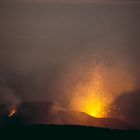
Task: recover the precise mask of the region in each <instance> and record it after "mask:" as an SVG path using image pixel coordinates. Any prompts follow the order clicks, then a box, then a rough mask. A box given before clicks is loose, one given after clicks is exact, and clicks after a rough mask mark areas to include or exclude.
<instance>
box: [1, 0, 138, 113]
mask: <svg viewBox="0 0 140 140" xmlns="http://www.w3.org/2000/svg"><path fill="white" fill-rule="evenodd" d="M0 38H1V39H0V94H1V95H0V96H1V102H3V100H4V102H5V100H6V101H7V100H9V98H12V101H13V102H14V100H18V98H20V100H21V101H27V100H28V101H30V100H51V101H53V100H56V101H59V102H61V103H64V104H65V103H66V104H67V103H68V102H69V98H70V97H71V94H72V93H70V92H66V91H67V90H69V91H70V89H71V87H72V86H73V85H76V84H77V83H78V81H79V80H80V82H81V80H82V79H84V78H85V76H83V75H85V73H86V72H87V71H89V69H90V70H91V67H94V65H95V64H93V63H94V62H95V61H96V63H99V64H101V65H103V66H104V65H105V67H107V69H108V70H109V69H111V72H110V71H108V73H113V75H112V77H113V76H114V75H117V77H120V79H119V80H118V81H117V83H116V84H119V82H120V81H121V84H122V85H123V83H126V86H124V87H123V89H124V88H125V87H127V86H128V87H131V85H133V90H134V91H135V90H137V91H138V89H139V88H140V84H139V81H140V65H139V60H140V3H139V2H138V1H126V0H124V1H119V2H118V1H115V0H112V1H104V2H103V1H100V2H97V1H92V0H88V1H86V0H77V1H76V2H75V1H70V0H67V1H65V2H64V1H63V0H60V2H59V1H57V2H56V1H55V0H53V1H50V0H48V1H47V2H46V1H45V0H41V1H39V0H30V1H27V0H26V1H21V0H20V1H17V0H13V1H12V0H11V1H10V0H2V1H0ZM92 64H93V66H91V65H92ZM112 69H113V70H112ZM114 69H117V70H116V71H115V72H114ZM112 71H113V72H112ZM114 73H115V74H114ZM108 81H112V78H110V79H108ZM122 81H123V82H122ZM109 85H110V86H112V85H111V84H109ZM115 88H116V87H115ZM118 88H119V89H120V87H118ZM127 89H128V88H127ZM117 91H119V90H117ZM119 92H120V93H118V94H116V93H112V94H115V99H116V98H117V97H116V96H121V92H131V93H132V94H131V96H132V97H133V91H132V90H130V91H129V90H128V91H127V90H126V91H125V90H120V91H119ZM135 94H136V92H135ZM138 94H140V93H139V92H138ZM7 96H8V97H7ZM13 96H14V97H13ZM116 102H118V100H117V101H116ZM125 102H127V101H125ZM132 107H133V105H132ZM139 115H140V113H139Z"/></svg>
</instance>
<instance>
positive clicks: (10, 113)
mask: <svg viewBox="0 0 140 140" xmlns="http://www.w3.org/2000/svg"><path fill="white" fill-rule="evenodd" d="M15 113H16V109H11V110H10V112H9V115H8V117H9V118H11V117H13V116H14V115H15Z"/></svg>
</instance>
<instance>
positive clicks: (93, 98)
mask: <svg viewBox="0 0 140 140" xmlns="http://www.w3.org/2000/svg"><path fill="white" fill-rule="evenodd" d="M104 77H105V71H104V70H103V69H101V66H100V65H99V66H97V67H96V68H95V69H94V71H93V74H91V75H90V77H89V79H88V82H87V83H85V84H84V85H83V84H81V85H79V86H78V87H77V88H76V89H75V91H74V92H75V94H74V97H73V98H72V101H71V106H72V108H74V110H77V111H81V112H85V113H87V114H89V115H91V116H93V117H96V118H106V117H107V116H108V110H107V107H108V106H109V104H110V102H111V96H110V97H109V96H108V97H107V96H106V95H107V94H108V91H107V89H106V88H105V86H104Z"/></svg>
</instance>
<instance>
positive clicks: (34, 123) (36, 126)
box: [0, 102, 140, 140]
mask: <svg viewBox="0 0 140 140" xmlns="http://www.w3.org/2000/svg"><path fill="white" fill-rule="evenodd" d="M0 114H1V118H0V132H1V136H2V135H3V136H4V137H5V139H6V138H8V137H9V138H10V139H11V138H12V139H13V138H18V139H21V136H22V138H24V139H27V138H29V137H30V138H38V139H47V138H51V139H53V138H55V137H57V138H58V139H59V138H65V139H67V138H73V139H76V138H77V139H79V138H85V139H87V138H92V139H95V140H96V139H113V140H114V139H134V140H135V139H140V131H138V130H135V128H134V127H133V126H131V125H129V124H127V123H126V122H123V121H121V120H119V119H115V118H100V119H99V118H94V117H92V116H89V115H88V114H86V113H83V112H76V111H68V110H63V109H62V108H60V107H58V106H57V105H56V104H54V103H50V102H30V103H22V104H21V105H20V106H19V107H18V108H17V110H16V113H15V114H14V115H13V116H11V117H9V116H8V110H7V105H1V106H0ZM89 126H90V127H89ZM119 129H120V130H119ZM122 129H123V130H122ZM7 134H8V135H7Z"/></svg>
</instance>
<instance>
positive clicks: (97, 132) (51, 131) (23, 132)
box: [0, 125, 140, 140]
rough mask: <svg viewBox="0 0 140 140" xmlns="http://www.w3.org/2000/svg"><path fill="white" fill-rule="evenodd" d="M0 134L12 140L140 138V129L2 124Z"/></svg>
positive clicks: (112, 139)
mask: <svg viewBox="0 0 140 140" xmlns="http://www.w3.org/2000/svg"><path fill="white" fill-rule="evenodd" d="M0 135H1V137H2V138H3V139H11V140H14V139H18V140H20V139H24V140H27V139H31V140H32V139H33V140H34V139H39V140H46V139H49V140H52V139H57V140H59V139H60V140H61V139H65V140H67V139H71V140H72V139H73V140H75V139H77V140H79V139H85V140H88V139H90V140H91V139H93V140H99V139H103V140H106V139H107V140H129V139H131V140H140V131H138V130H111V129H105V128H96V127H85V126H74V125H30V126H12V125H11V126H1V127H0Z"/></svg>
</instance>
